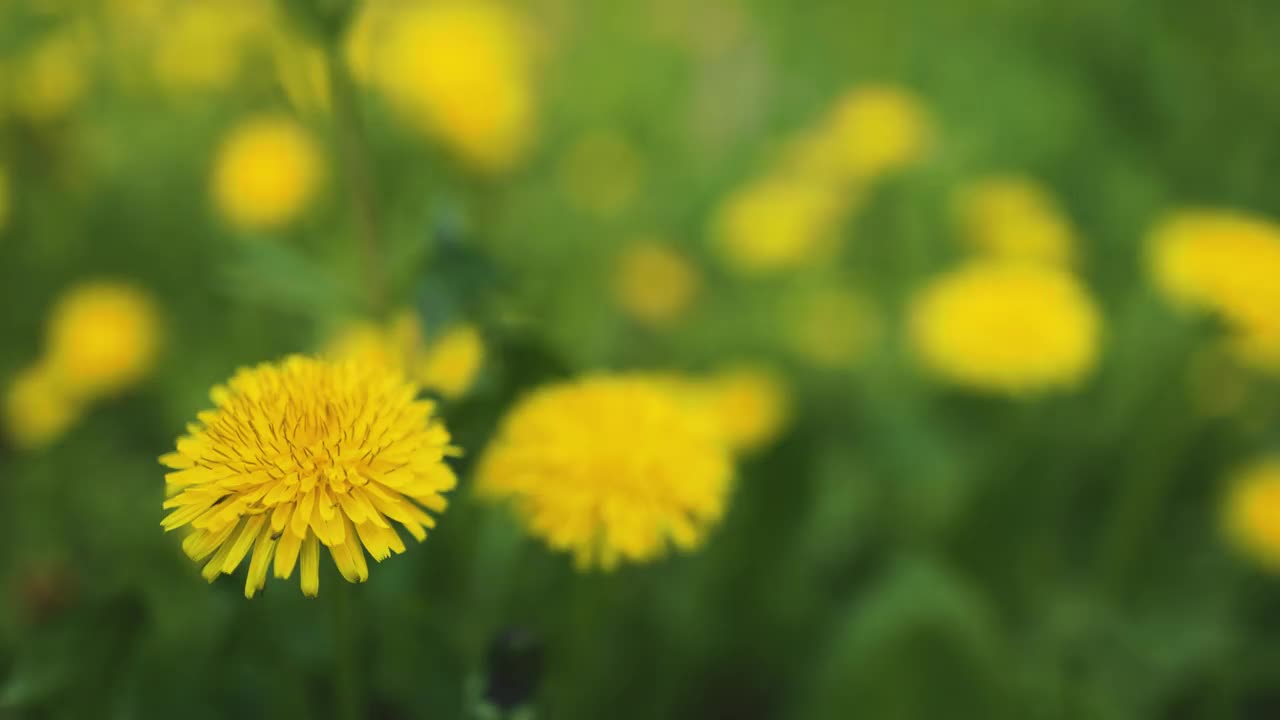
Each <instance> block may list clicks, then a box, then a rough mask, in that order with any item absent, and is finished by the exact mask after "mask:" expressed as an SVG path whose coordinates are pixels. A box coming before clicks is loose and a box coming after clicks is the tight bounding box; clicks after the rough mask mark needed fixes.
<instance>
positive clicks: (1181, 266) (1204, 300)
mask: <svg viewBox="0 0 1280 720" xmlns="http://www.w3.org/2000/svg"><path fill="white" fill-rule="evenodd" d="M1149 249H1150V252H1151V266H1152V272H1153V274H1154V275H1155V280H1156V283H1157V284H1158V285H1159V286H1160V288H1161V289H1162V290H1163V291H1164V292H1165V293H1166V294H1167V295H1169V297H1170V298H1172V299H1173V300H1174V301H1175V302H1178V303H1180V304H1182V305H1184V306H1187V307H1191V308H1197V309H1201V310H1207V311H1211V312H1215V313H1217V314H1219V315H1220V316H1222V318H1223V319H1225V320H1226V321H1227V322H1228V323H1229V324H1231V325H1232V326H1233V328H1235V329H1237V330H1238V331H1240V332H1243V333H1246V334H1252V333H1255V332H1256V333H1262V334H1263V337H1270V336H1271V335H1270V334H1271V329H1272V328H1274V326H1275V325H1276V324H1277V322H1280V321H1277V320H1276V318H1278V317H1280V282H1277V280H1276V279H1277V278H1280V225H1277V224H1276V223H1274V222H1272V221H1270V220H1267V219H1264V218H1260V217H1254V216H1251V215H1247V214H1244V213H1237V212H1233V211H1226V210H1186V211H1182V212H1179V213H1176V214H1174V215H1172V216H1171V217H1169V218H1167V219H1165V220H1164V221H1163V222H1162V223H1160V224H1159V225H1158V226H1157V227H1156V228H1155V230H1154V231H1153V232H1152V235H1151V240H1150V248H1149Z"/></svg>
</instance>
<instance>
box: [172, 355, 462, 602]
mask: <svg viewBox="0 0 1280 720" xmlns="http://www.w3.org/2000/svg"><path fill="white" fill-rule="evenodd" d="M416 395H417V387H416V386H414V385H413V384H412V383H409V382H407V381H406V380H404V379H403V377H402V376H400V375H398V374H396V373H391V372H387V371H386V370H385V369H384V368H366V367H362V366H360V365H357V364H355V363H333V362H327V361H323V360H315V359H312V358H306V357H300V356H294V357H290V358H287V359H285V360H284V361H283V362H280V363H275V364H271V363H268V364H262V365H259V366H257V367H255V368H251V369H243V370H240V371H239V372H237V373H236V375H235V376H234V377H233V378H232V379H231V381H230V382H229V383H228V384H227V385H226V386H218V387H215V388H214V389H213V392H212V393H211V397H212V399H213V402H214V404H215V405H216V407H215V408H214V409H213V410H207V411H205V412H202V413H199V415H197V418H198V422H197V423H195V424H193V425H190V426H189V427H188V430H189V434H188V435H186V436H185V437H182V438H180V439H179V440H178V447H177V452H174V453H169V454H168V455H165V456H163V457H161V458H160V462H161V463H163V464H164V465H166V466H167V467H169V468H172V469H173V470H174V472H171V473H169V474H167V475H166V476H165V485H166V489H167V493H168V495H169V499H168V500H166V501H165V503H164V507H165V508H166V509H168V510H170V511H171V512H170V514H169V515H168V516H167V517H165V519H164V521H163V523H162V525H163V527H164V528H165V530H174V529H177V528H180V527H183V526H187V525H189V526H190V527H191V533H190V534H189V535H188V536H187V538H186V539H185V540H184V541H183V543H182V548H183V550H184V551H185V552H186V553H187V555H188V556H189V557H191V559H192V560H195V561H197V562H201V561H204V560H205V559H206V558H209V559H208V561H207V562H206V563H205V566H204V576H205V578H206V579H208V580H209V581H210V582H212V581H213V580H215V579H216V578H217V577H218V576H219V575H223V574H230V573H233V572H235V570H236V568H237V567H239V565H240V563H241V562H242V561H243V560H244V559H245V557H246V556H248V555H249V554H250V551H252V557H251V558H250V561H249V573H248V577H247V579H246V580H245V596H246V597H253V595H254V593H256V592H257V591H258V590H261V589H262V588H263V586H264V584H265V583H266V577H267V568H268V566H269V565H270V564H271V563H272V561H273V559H274V563H275V576H276V577H278V578H288V577H289V576H290V575H292V574H293V569H294V566H295V565H297V564H298V562H299V558H301V579H302V592H303V593H304V594H306V595H311V596H314V595H315V594H316V593H317V592H318V591H319V587H320V575H319V552H320V546H321V545H323V546H325V547H327V548H328V549H329V553H330V554H331V555H332V556H333V561H334V564H335V565H337V567H338V571H339V572H340V573H341V574H342V576H343V578H345V579H346V580H347V581H348V582H363V581H364V580H366V579H367V578H368V576H369V568H368V563H367V561H366V559H365V555H364V553H365V551H366V550H367V551H368V553H369V555H371V556H373V559H374V560H377V561H379V562H381V561H382V560H385V559H386V558H388V557H390V556H391V554H392V553H402V552H404V550H405V546H404V542H403V541H402V540H401V538H400V535H399V533H398V532H396V529H395V527H394V526H393V525H392V521H395V522H396V523H399V524H400V525H402V526H403V527H404V528H405V529H406V530H408V531H409V534H410V535H412V536H413V537H414V538H416V539H417V540H419V541H421V540H423V539H424V538H426V535H427V528H430V527H434V526H435V521H434V519H433V518H432V517H431V516H430V515H428V514H427V513H426V512H424V511H423V508H426V509H427V510H432V511H435V512H440V511H442V510H444V509H445V505H446V501H445V498H444V495H443V493H444V492H446V491H448V490H451V489H453V487H454V485H455V483H456V480H455V478H454V474H453V471H452V470H451V469H450V468H449V466H448V465H446V464H445V463H444V458H445V456H447V455H450V454H452V453H454V452H455V449H454V448H453V447H452V446H450V444H449V433H448V432H447V431H446V430H445V428H444V426H443V425H442V424H441V423H440V422H439V421H438V420H437V419H435V418H434V417H433V413H434V409H435V408H434V406H433V404H432V403H431V402H428V401H423V400H417V399H415V397H416ZM419 506H421V507H419ZM210 556H212V557H211V558H210Z"/></svg>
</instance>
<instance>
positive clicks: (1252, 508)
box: [1224, 456, 1280, 570]
mask: <svg viewBox="0 0 1280 720" xmlns="http://www.w3.org/2000/svg"><path fill="white" fill-rule="evenodd" d="M1224 515H1225V518H1224V521H1225V525H1226V529H1227V533H1228V535H1229V537H1230V538H1231V540H1233V541H1234V542H1235V543H1236V544H1237V545H1238V546H1239V547H1240V549H1241V550H1243V551H1244V552H1246V553H1248V554H1249V555H1252V556H1253V557H1254V558H1255V559H1256V560H1257V561H1258V562H1260V563H1261V564H1263V565H1264V566H1266V567H1267V568H1268V569H1271V570H1280V456H1272V457H1266V458H1263V459H1261V460H1258V461H1256V462H1254V463H1253V464H1252V465H1250V466H1248V467H1246V468H1244V469H1243V470H1241V471H1239V472H1238V473H1237V475H1236V477H1235V478H1234V479H1233V481H1232V483H1231V488H1230V490H1229V491H1228V493H1227V497H1226V503H1225V507H1224Z"/></svg>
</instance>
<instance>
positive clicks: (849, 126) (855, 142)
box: [827, 85, 933, 180]
mask: <svg viewBox="0 0 1280 720" xmlns="http://www.w3.org/2000/svg"><path fill="white" fill-rule="evenodd" d="M827 132H829V133H831V135H832V137H833V138H835V140H834V142H835V144H836V147H837V149H838V151H839V154H838V157H839V158H840V159H841V162H842V163H843V165H844V167H845V168H846V172H847V173H848V174H849V175H850V176H852V177H853V178H857V179H863V180H867V179H874V178H876V177H879V176H881V175H883V174H885V173H889V172H893V171H895V170H899V169H901V168H904V167H906V166H909V165H912V164H914V163H916V162H918V161H920V160H921V159H922V158H923V157H924V156H925V154H926V153H927V152H928V151H929V146H930V144H931V142H932V135H933V130H932V127H931V122H930V120H929V116H928V113H927V112H926V110H925V108H924V104H923V103H922V102H921V100H920V99H919V98H918V97H916V96H915V95H914V94H912V93H911V92H909V91H907V90H906V89H904V88H899V87H893V86H889V85H873V86H867V87H861V88H857V89H854V90H851V91H849V92H848V93H847V94H846V95H845V96H844V97H843V98H841V99H840V101H839V102H838V103H836V107H835V109H834V110H833V111H832V113H831V117H830V118H829V119H828V121H827Z"/></svg>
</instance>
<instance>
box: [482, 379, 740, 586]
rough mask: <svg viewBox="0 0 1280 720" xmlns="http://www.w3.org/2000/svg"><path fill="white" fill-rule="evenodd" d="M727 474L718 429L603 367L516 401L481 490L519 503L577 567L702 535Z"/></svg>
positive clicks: (645, 555) (629, 558)
mask: <svg viewBox="0 0 1280 720" xmlns="http://www.w3.org/2000/svg"><path fill="white" fill-rule="evenodd" d="M731 478H732V461H731V458H730V455H729V452H728V450H727V448H726V446H725V445H724V443H723V442H721V440H720V439H719V437H718V435H717V432H716V430H715V428H714V427H712V426H711V424H710V423H707V422H705V418H704V416H702V415H701V414H699V413H695V412H690V411H689V410H688V409H687V408H686V407H685V406H684V405H683V404H681V403H680V402H679V401H678V400H677V399H676V398H675V397H673V396H672V394H671V393H670V392H669V391H668V390H667V389H666V388H665V387H664V386H663V385H662V384H661V383H659V382H655V381H653V380H652V379H649V378H644V377H639V376H636V377H632V376H625V375H622V376H596V377H590V378H586V379H582V380H577V381H572V382H566V383H562V384H557V385H552V386H549V387H546V388H543V389H540V390H537V391H535V392H533V393H532V394H530V395H529V396H528V397H526V398H524V399H523V400H522V401H520V402H519V403H518V404H517V405H516V406H515V407H514V408H513V409H512V410H511V411H510V413H509V414H508V415H507V417H506V418H505V419H504V421H503V423H502V426H501V428H500V429H499V432H498V435H497V437H496V438H495V439H494V440H493V442H492V444H491V445H490V447H489V448H488V450H487V451H486V453H485V456H484V458H483V459H482V461H481V464H480V468H479V472H478V476H477V492H478V493H479V494H480V495H481V497H484V498H487V499H490V500H510V501H512V502H513V503H514V505H515V508H516V510H517V512H518V513H519V515H520V516H521V518H522V519H523V521H524V523H525V524H526V526H527V528H528V530H529V532H530V533H531V534H533V535H535V536H537V537H539V538H541V539H542V540H543V541H545V542H546V543H547V544H548V545H549V546H550V547H552V548H553V549H556V550H560V551H566V552H571V553H572V554H573V556H574V558H575V559H576V562H577V565H578V566H579V567H580V568H582V569H590V568H594V567H600V568H604V569H610V568H613V567H614V566H616V565H617V564H619V562H623V561H626V562H644V561H648V560H652V559H655V558H657V557H659V556H661V555H663V554H664V553H665V552H666V551H667V548H668V546H669V545H674V546H675V547H676V548H679V549H681V550H688V549H691V548H694V547H696V546H697V545H699V544H700V543H702V542H703V540H704V538H705V537H706V535H707V533H708V531H709V530H710V528H711V527H712V525H714V524H715V523H716V522H717V521H718V520H719V518H720V517H721V515H722V514H723V512H724V508H725V504H726V501H727V498H728V495H729V490H730V483H731Z"/></svg>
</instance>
